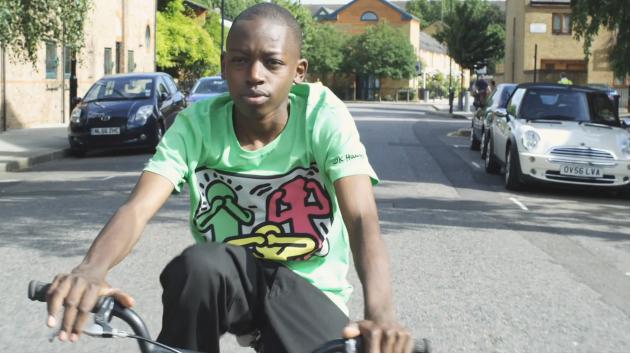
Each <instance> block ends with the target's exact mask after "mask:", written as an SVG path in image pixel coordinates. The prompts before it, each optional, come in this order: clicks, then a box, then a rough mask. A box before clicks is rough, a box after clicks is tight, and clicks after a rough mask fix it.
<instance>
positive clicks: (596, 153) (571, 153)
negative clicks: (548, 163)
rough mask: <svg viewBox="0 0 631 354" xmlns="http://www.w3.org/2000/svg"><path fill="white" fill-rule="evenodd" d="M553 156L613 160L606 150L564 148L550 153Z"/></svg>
mask: <svg viewBox="0 0 631 354" xmlns="http://www.w3.org/2000/svg"><path fill="white" fill-rule="evenodd" d="M550 153H551V154H552V155H557V156H564V157H583V158H590V159H603V160H613V159H614V157H613V155H612V154H611V153H610V152H608V151H605V150H600V149H592V148H588V147H562V148H554V149H552V151H551V152H550Z"/></svg>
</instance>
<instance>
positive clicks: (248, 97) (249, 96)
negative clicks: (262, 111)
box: [241, 90, 269, 106]
mask: <svg viewBox="0 0 631 354" xmlns="http://www.w3.org/2000/svg"><path fill="white" fill-rule="evenodd" d="M241 97H243V99H244V101H245V102H246V103H248V104H251V105H255V106H256V105H261V104H263V103H265V102H266V101H267V100H268V99H269V94H268V93H267V92H265V91H262V90H251V91H248V92H246V93H245V94H243V95H242V96H241Z"/></svg>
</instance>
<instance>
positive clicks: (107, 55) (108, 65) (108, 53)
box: [103, 48, 113, 75]
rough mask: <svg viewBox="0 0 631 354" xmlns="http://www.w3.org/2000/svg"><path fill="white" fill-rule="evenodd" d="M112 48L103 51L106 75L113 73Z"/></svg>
mask: <svg viewBox="0 0 631 354" xmlns="http://www.w3.org/2000/svg"><path fill="white" fill-rule="evenodd" d="M112 64H113V63H112V48H105V50H104V51H103V72H104V73H105V75H109V74H111V73H112Z"/></svg>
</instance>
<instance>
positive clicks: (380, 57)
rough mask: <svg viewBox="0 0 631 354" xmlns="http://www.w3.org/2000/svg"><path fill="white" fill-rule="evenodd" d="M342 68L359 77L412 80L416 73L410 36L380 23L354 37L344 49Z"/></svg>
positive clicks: (414, 56)
mask: <svg viewBox="0 0 631 354" xmlns="http://www.w3.org/2000/svg"><path fill="white" fill-rule="evenodd" d="M343 54H344V64H343V68H344V69H345V71H347V72H353V73H355V74H357V75H360V76H369V75H374V76H375V77H378V78H379V79H384V78H391V79H395V80H397V79H409V78H411V77H412V76H414V75H416V67H415V65H416V55H415V53H414V47H413V46H412V45H411V44H410V42H409V40H408V38H407V36H406V35H405V34H404V33H403V32H401V31H399V30H398V29H396V28H394V27H392V26H390V25H388V24H387V23H385V22H380V23H378V24H377V25H376V26H373V27H371V28H369V29H368V30H367V31H366V32H365V33H363V34H361V35H359V36H356V37H353V38H351V40H349V44H348V45H347V47H346V48H345V50H344V52H343Z"/></svg>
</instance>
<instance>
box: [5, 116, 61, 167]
mask: <svg viewBox="0 0 631 354" xmlns="http://www.w3.org/2000/svg"><path fill="white" fill-rule="evenodd" d="M69 148H70V146H69V145H68V132H67V130H66V126H65V125H62V124H59V125H54V126H47V127H45V128H28V129H11V130H7V131H6V132H2V133H0V173H2V172H10V171H19V170H24V169H28V168H29V167H31V166H32V165H34V164H38V163H42V162H47V161H52V160H55V159H59V158H62V157H64V156H67V155H68V153H69Z"/></svg>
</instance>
